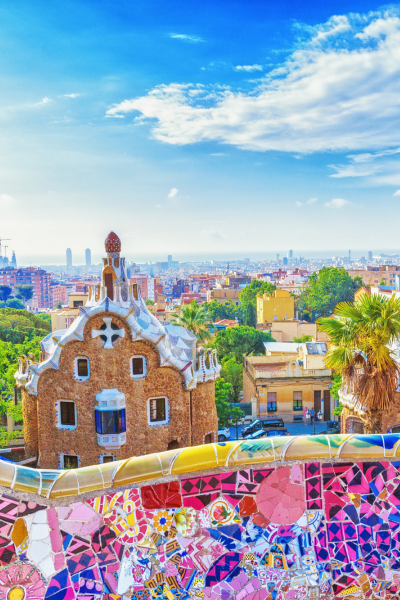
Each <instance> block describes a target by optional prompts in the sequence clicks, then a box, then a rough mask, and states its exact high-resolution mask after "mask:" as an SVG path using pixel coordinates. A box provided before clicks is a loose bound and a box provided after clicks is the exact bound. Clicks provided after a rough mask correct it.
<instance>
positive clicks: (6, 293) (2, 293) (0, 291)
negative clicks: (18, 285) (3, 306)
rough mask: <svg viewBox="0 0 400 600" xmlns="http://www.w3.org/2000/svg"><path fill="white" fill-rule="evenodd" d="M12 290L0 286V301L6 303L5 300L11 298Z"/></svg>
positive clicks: (7, 286) (8, 287)
mask: <svg viewBox="0 0 400 600" xmlns="http://www.w3.org/2000/svg"><path fill="white" fill-rule="evenodd" d="M11 293H12V288H11V287H10V286H9V285H0V300H1V301H2V302H7V299H8V298H9V297H10V296H11Z"/></svg>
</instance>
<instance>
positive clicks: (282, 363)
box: [243, 342, 335, 422]
mask: <svg viewBox="0 0 400 600" xmlns="http://www.w3.org/2000/svg"><path fill="white" fill-rule="evenodd" d="M265 347H266V355H265V356H246V357H244V359H243V401H244V402H251V403H252V414H253V417H255V418H260V419H267V418H269V417H281V418H282V419H283V420H284V421H285V422H296V421H304V409H309V410H311V409H312V408H314V410H315V411H316V413H318V412H319V411H321V412H322V415H323V419H324V421H327V420H329V419H330V418H331V416H332V413H333V408H334V404H335V401H334V399H333V398H332V397H331V391H330V390H331V386H332V372H331V370H330V369H327V368H326V367H325V364H324V356H325V354H326V352H327V346H326V344H325V343H321V342H310V343H305V344H295V343H292V344H290V343H283V344H281V343H275V347H274V343H273V342H268V343H266V344H265Z"/></svg>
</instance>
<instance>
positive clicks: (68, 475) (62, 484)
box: [49, 469, 79, 498]
mask: <svg viewBox="0 0 400 600" xmlns="http://www.w3.org/2000/svg"><path fill="white" fill-rule="evenodd" d="M78 470H79V469H71V470H70V471H62V473H61V475H60V477H59V478H58V479H57V480H56V482H55V484H54V485H53V487H52V488H51V492H50V494H49V497H50V498H62V497H64V496H76V495H78V494H79V486H78V478H77V476H76V471H78Z"/></svg>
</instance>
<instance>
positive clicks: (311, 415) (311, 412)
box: [310, 408, 315, 423]
mask: <svg viewBox="0 0 400 600" xmlns="http://www.w3.org/2000/svg"><path fill="white" fill-rule="evenodd" d="M310 417H311V423H314V417H315V410H314V409H313V408H312V409H311V410H310Z"/></svg>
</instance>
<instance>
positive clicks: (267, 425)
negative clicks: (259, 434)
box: [242, 419, 285, 437]
mask: <svg viewBox="0 0 400 600" xmlns="http://www.w3.org/2000/svg"><path fill="white" fill-rule="evenodd" d="M284 426H285V424H284V422H283V419H267V420H265V421H262V420H261V419H255V420H254V421H252V423H250V425H248V426H247V427H243V429H242V436H243V437H246V436H247V435H250V434H251V433H254V432H255V431H259V430H261V429H271V428H274V429H276V428H278V427H284Z"/></svg>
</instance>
